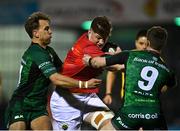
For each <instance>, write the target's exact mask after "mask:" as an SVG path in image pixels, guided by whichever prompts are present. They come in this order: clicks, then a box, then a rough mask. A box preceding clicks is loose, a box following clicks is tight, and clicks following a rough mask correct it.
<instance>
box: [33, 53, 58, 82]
mask: <svg viewBox="0 0 180 131" xmlns="http://www.w3.org/2000/svg"><path fill="white" fill-rule="evenodd" d="M33 61H34V62H35V64H36V65H37V66H38V68H39V69H40V70H41V71H42V73H43V74H44V75H45V76H46V77H47V78H49V77H50V76H51V75H52V74H54V73H56V72H57V70H56V68H55V66H54V64H53V63H52V61H51V56H50V55H48V53H45V52H42V51H39V52H36V53H35V54H34V55H33Z"/></svg>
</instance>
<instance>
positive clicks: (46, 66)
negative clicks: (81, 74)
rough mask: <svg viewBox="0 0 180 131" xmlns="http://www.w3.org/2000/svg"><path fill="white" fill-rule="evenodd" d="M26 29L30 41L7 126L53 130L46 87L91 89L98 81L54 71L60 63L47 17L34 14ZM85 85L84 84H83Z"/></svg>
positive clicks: (11, 127) (10, 103)
mask: <svg viewBox="0 0 180 131" xmlns="http://www.w3.org/2000/svg"><path fill="white" fill-rule="evenodd" d="M25 30H26V32H27V33H28V35H29V36H30V38H31V45H30V46H29V48H28V49H27V50H26V51H25V52H24V54H23V56H22V59H21V67H20V72H19V82H18V85H17V88H16V90H15V91H14V93H13V95H12V98H11V100H10V102H9V106H8V108H7V111H6V123H7V128H8V129H9V130H26V129H32V130H52V125H51V121H50V118H49V116H48V113H47V109H46V106H47V93H48V86H49V84H50V83H51V82H52V83H53V84H54V85H56V86H57V88H58V87H59V86H61V88H62V87H64V88H73V87H77V86H80V87H81V88H84V87H85V85H86V88H93V87H96V86H97V85H99V84H100V83H101V80H98V79H91V80H89V81H88V82H83V81H78V80H75V79H72V78H69V77H66V76H63V75H61V74H59V73H57V72H59V71H60V69H61V66H62V61H61V60H60V59H59V57H58V56H57V54H56V53H55V51H54V50H53V48H51V47H50V46H48V45H49V44H50V42H51V37H52V30H51V28H50V19H49V17H48V16H47V15H46V14H43V13H41V12H35V13H33V14H32V15H30V16H29V18H28V19H27V21H26V22H25ZM85 83H86V84H85Z"/></svg>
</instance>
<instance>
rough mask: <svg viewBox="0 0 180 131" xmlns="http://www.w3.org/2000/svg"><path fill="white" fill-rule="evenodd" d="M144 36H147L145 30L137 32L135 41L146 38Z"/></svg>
mask: <svg viewBox="0 0 180 131" xmlns="http://www.w3.org/2000/svg"><path fill="white" fill-rule="evenodd" d="M146 35H147V30H146V29H142V30H139V31H138V33H137V35H136V40H138V39H139V38H140V37H146Z"/></svg>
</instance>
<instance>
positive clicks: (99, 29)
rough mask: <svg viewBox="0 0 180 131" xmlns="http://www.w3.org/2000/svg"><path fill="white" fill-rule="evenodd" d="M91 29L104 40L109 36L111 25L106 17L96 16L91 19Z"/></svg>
mask: <svg viewBox="0 0 180 131" xmlns="http://www.w3.org/2000/svg"><path fill="white" fill-rule="evenodd" d="M91 29H92V30H93V31H94V32H95V33H97V34H99V35H100V36H101V37H102V38H103V39H105V38H107V37H108V36H109V35H110V33H111V30H112V25H111V23H110V21H109V20H108V18H107V17H106V16H98V17H95V18H94V19H93V21H92V23H91Z"/></svg>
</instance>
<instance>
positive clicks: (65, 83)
mask: <svg viewBox="0 0 180 131" xmlns="http://www.w3.org/2000/svg"><path fill="white" fill-rule="evenodd" d="M50 80H51V82H52V83H53V84H54V85H56V86H62V87H65V88H73V87H79V88H95V87H97V86H98V85H100V84H101V80H100V79H94V78H92V79H90V80H88V81H78V80H75V79H73V78H70V77H67V76H64V75H61V74H59V73H54V74H52V75H51V76H50Z"/></svg>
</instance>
